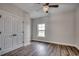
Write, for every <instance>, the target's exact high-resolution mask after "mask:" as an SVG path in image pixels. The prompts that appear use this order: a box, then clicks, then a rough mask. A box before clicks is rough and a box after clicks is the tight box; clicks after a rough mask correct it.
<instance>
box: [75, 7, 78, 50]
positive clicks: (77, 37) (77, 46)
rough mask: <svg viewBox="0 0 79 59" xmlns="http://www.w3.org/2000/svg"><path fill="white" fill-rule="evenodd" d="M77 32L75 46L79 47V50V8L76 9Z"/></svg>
mask: <svg viewBox="0 0 79 59" xmlns="http://www.w3.org/2000/svg"><path fill="white" fill-rule="evenodd" d="M75 24H76V25H75V28H76V29H75V30H76V35H75V36H76V37H75V38H76V42H75V44H76V47H78V49H79V7H78V8H77V9H76V22H75Z"/></svg>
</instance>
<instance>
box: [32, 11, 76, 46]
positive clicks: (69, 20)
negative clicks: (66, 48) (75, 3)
mask: <svg viewBox="0 0 79 59" xmlns="http://www.w3.org/2000/svg"><path fill="white" fill-rule="evenodd" d="M74 19H75V10H71V11H67V12H63V13H59V14H56V15H49V16H47V17H42V18H37V19H33V20H32V22H33V23H32V30H33V31H32V33H33V34H32V40H38V41H45V42H51V43H58V44H66V45H67V44H68V45H72V44H75V40H74V38H75V36H74V33H75V31H74ZM40 23H45V24H46V37H45V38H41V39H40V38H38V37H37V28H36V27H37V24H40Z"/></svg>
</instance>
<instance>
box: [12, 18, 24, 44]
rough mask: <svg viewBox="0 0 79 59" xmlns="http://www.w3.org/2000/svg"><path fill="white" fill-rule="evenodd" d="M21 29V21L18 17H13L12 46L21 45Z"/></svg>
mask: <svg viewBox="0 0 79 59" xmlns="http://www.w3.org/2000/svg"><path fill="white" fill-rule="evenodd" d="M22 31H23V27H22V20H20V19H19V18H18V17H13V20H12V33H13V34H14V35H15V36H13V37H12V39H13V46H16V45H19V44H22V45H23V33H22Z"/></svg>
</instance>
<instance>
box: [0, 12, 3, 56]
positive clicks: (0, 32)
mask: <svg viewBox="0 0 79 59" xmlns="http://www.w3.org/2000/svg"><path fill="white" fill-rule="evenodd" d="M3 19H4V16H3V14H2V13H1V12H0V55H1V51H2V49H3V48H4V37H3V33H4V20H3Z"/></svg>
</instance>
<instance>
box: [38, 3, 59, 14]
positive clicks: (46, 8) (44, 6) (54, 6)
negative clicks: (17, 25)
mask: <svg viewBox="0 0 79 59" xmlns="http://www.w3.org/2000/svg"><path fill="white" fill-rule="evenodd" d="M38 4H40V3H38ZM51 7H52V8H58V7H59V5H57V4H54V5H50V4H49V3H45V4H44V5H43V11H44V12H46V13H48V9H49V8H51Z"/></svg>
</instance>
